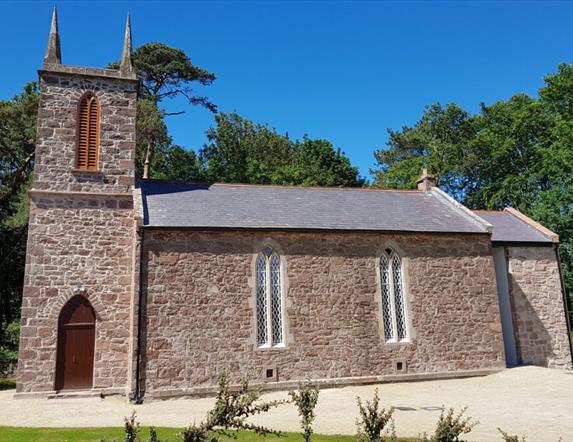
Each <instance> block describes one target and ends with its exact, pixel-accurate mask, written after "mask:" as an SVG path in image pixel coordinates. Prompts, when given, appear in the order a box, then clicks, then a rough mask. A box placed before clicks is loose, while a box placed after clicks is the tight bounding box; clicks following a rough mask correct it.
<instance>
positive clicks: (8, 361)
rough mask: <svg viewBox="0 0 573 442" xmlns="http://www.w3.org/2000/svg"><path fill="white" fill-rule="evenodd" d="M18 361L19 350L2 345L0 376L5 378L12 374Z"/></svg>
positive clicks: (0, 350)
mask: <svg viewBox="0 0 573 442" xmlns="http://www.w3.org/2000/svg"><path fill="white" fill-rule="evenodd" d="M17 361H18V353H17V352H15V351H12V350H9V349H7V348H6V347H1V346H0V377H2V378H3V377H6V376H9V375H10V374H12V372H13V371H14V367H15V365H16V362H17Z"/></svg>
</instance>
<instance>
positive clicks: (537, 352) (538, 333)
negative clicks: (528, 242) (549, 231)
mask: <svg viewBox="0 0 573 442" xmlns="http://www.w3.org/2000/svg"><path fill="white" fill-rule="evenodd" d="M506 255H507V259H508V277H509V290H510V295H511V301H512V304H513V315H514V316H513V319H514V329H515V334H516V338H517V350H518V357H519V358H520V362H521V363H523V364H533V365H541V366H544V367H561V368H571V351H570V346H569V339H568V336H567V323H566V317H565V311H564V306H563V295H562V289H561V280H560V275H559V267H558V262H557V259H556V256H555V249H554V248H553V247H551V246H549V247H507V248H506Z"/></svg>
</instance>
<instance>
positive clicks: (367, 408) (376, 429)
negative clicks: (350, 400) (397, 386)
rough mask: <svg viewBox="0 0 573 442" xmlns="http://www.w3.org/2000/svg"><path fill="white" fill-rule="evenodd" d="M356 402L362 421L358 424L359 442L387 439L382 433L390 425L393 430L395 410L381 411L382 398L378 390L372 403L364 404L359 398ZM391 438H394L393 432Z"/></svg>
mask: <svg viewBox="0 0 573 442" xmlns="http://www.w3.org/2000/svg"><path fill="white" fill-rule="evenodd" d="M356 400H357V402H358V410H359V412H360V419H359V420H358V422H357V426H358V442H381V441H383V440H384V439H386V437H385V436H384V435H383V433H382V431H383V430H384V428H386V425H388V424H389V423H390V424H391V428H392V429H393V423H392V415H393V414H394V408H390V409H389V410H386V409H385V408H382V409H379V407H380V397H379V396H378V389H376V391H375V392H374V398H373V399H372V402H370V401H366V403H365V404H362V401H361V399H360V398H359V397H358V398H356ZM389 437H390V438H393V437H394V434H393V431H392V435H391V436H389ZM394 438H395V437H394Z"/></svg>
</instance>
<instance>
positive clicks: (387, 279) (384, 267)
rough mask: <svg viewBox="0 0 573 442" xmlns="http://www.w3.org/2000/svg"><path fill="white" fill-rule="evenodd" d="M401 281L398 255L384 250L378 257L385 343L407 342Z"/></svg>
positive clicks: (404, 304)
mask: <svg viewBox="0 0 573 442" xmlns="http://www.w3.org/2000/svg"><path fill="white" fill-rule="evenodd" d="M403 280H404V270H403V267H402V259H401V258H400V255H398V253H396V251H395V250H393V249H391V248H388V249H386V250H385V251H384V253H382V256H381V257H380V288H381V292H382V319H383V322H384V338H385V339H386V342H406V341H408V327H407V322H406V302H405V296H404V281H403Z"/></svg>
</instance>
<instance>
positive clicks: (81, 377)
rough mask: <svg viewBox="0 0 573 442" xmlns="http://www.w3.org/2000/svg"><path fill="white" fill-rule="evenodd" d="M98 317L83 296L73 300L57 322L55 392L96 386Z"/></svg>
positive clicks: (65, 306) (65, 307)
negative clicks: (95, 351) (94, 376)
mask: <svg viewBox="0 0 573 442" xmlns="http://www.w3.org/2000/svg"><path fill="white" fill-rule="evenodd" d="M95 319H96V318H95V313H94V310H93V308H92V306H91V304H90V302H89V301H88V300H87V299H86V298H84V297H83V296H80V295H78V296H74V297H73V298H71V299H70V300H69V301H68V302H67V303H66V304H65V305H64V307H63V308H62V311H61V312H60V318H59V320H58V350H57V359H56V385H55V387H56V390H58V391H59V390H80V389H90V388H92V386H93V368H94V347H95Z"/></svg>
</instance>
